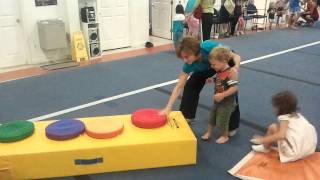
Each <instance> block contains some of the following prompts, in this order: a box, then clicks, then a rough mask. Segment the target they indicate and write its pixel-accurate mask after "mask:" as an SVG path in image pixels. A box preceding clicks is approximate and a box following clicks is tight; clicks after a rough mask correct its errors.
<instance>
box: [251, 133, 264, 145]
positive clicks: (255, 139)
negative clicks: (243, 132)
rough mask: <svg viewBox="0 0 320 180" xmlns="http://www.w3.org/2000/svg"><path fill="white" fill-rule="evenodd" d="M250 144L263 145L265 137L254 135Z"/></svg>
mask: <svg viewBox="0 0 320 180" xmlns="http://www.w3.org/2000/svg"><path fill="white" fill-rule="evenodd" d="M250 142H252V143H253V144H263V136H260V135H253V137H252V139H251V140H250Z"/></svg>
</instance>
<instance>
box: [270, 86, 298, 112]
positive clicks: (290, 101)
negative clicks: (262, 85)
mask: <svg viewBox="0 0 320 180" xmlns="http://www.w3.org/2000/svg"><path fill="white" fill-rule="evenodd" d="M271 102H272V105H273V106H274V107H275V108H277V110H278V111H277V115H278V116H279V115H284V114H294V113H296V112H297V110H298V107H297V106H298V100H297V97H296V96H295V95H294V94H293V93H292V92H290V91H281V92H279V93H277V94H275V95H273V96H272V100H271Z"/></svg>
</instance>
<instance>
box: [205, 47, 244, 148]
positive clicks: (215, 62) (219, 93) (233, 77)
mask: <svg viewBox="0 0 320 180" xmlns="http://www.w3.org/2000/svg"><path fill="white" fill-rule="evenodd" d="M230 54H231V51H230V50H229V49H228V48H226V47H223V46H219V47H216V48H214V49H213V50H212V51H211V52H210V54H209V61H210V64H211V67H212V68H213V69H214V70H215V71H216V72H217V73H216V77H215V78H214V83H215V94H214V96H213V101H214V105H213V108H212V110H211V113H210V119H209V124H208V130H207V132H206V133H205V134H204V135H203V136H202V137H201V139H202V140H205V141H206V140H208V139H209V138H210V136H211V134H212V131H213V129H214V127H216V126H218V127H219V128H220V130H221V136H220V138H218V139H217V140H216V143H218V144H223V143H226V142H227V141H228V140H229V137H228V135H229V131H228V129H229V120H230V116H231V114H232V112H233V111H234V110H235V107H236V95H235V94H236V92H237V91H238V87H237V84H238V72H237V70H235V69H234V68H231V67H230V66H229V65H228V61H229V59H230Z"/></svg>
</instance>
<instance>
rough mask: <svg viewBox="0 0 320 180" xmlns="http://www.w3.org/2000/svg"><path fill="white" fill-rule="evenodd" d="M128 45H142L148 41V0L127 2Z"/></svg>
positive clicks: (130, 0)
mask: <svg viewBox="0 0 320 180" xmlns="http://www.w3.org/2000/svg"><path fill="white" fill-rule="evenodd" d="M129 16H130V17H129V21H130V45H131V46H132V47H135V46H140V45H143V44H144V43H145V42H147V41H148V40H149V0H129Z"/></svg>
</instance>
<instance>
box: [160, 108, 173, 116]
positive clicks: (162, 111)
mask: <svg viewBox="0 0 320 180" xmlns="http://www.w3.org/2000/svg"><path fill="white" fill-rule="evenodd" d="M170 112H171V109H169V108H167V107H165V108H164V109H162V110H160V111H159V115H160V116H164V115H165V116H169V114H170Z"/></svg>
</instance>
